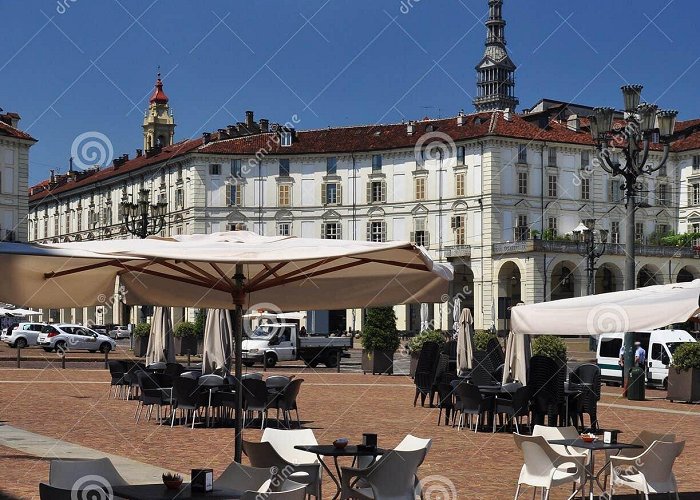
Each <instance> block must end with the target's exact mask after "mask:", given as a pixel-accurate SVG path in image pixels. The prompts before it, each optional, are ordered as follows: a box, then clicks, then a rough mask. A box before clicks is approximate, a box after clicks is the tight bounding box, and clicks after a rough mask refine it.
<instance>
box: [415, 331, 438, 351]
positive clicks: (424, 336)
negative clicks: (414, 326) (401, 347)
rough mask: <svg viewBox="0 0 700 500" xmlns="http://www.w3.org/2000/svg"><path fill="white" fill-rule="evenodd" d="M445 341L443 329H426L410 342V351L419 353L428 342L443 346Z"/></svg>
mask: <svg viewBox="0 0 700 500" xmlns="http://www.w3.org/2000/svg"><path fill="white" fill-rule="evenodd" d="M445 341H446V340H445V335H444V334H443V333H442V332H441V331H438V330H424V331H422V332H420V333H419V334H418V335H416V336H415V337H413V338H412V339H411V340H410V341H409V342H408V352H409V353H410V354H418V353H420V350H421V349H422V348H423V344H425V343H426V342H435V343H436V344H438V345H439V346H442V345H443V344H444V343H445Z"/></svg>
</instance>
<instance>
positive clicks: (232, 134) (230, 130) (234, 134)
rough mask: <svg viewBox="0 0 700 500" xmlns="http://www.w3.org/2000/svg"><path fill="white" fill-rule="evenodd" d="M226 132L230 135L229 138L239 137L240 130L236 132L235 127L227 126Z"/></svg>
mask: <svg viewBox="0 0 700 500" xmlns="http://www.w3.org/2000/svg"><path fill="white" fill-rule="evenodd" d="M226 132H227V133H228V136H229V138H233V137H237V136H238V130H236V126H235V125H226Z"/></svg>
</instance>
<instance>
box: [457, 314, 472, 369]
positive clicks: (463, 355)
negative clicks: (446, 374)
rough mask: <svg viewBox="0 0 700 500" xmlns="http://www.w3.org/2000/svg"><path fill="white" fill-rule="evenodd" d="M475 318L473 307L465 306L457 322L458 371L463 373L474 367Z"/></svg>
mask: <svg viewBox="0 0 700 500" xmlns="http://www.w3.org/2000/svg"><path fill="white" fill-rule="evenodd" d="M473 324H474V318H473V316H472V312H471V309H469V308H468V307H465V308H464V309H462V312H461V314H460V315H459V322H458V324H457V373H458V374H462V373H465V372H466V371H467V370H471V369H472V356H473V352H472V332H471V330H472V325H473Z"/></svg>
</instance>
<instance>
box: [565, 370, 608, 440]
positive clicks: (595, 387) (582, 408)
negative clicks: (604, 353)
mask: <svg viewBox="0 0 700 500" xmlns="http://www.w3.org/2000/svg"><path fill="white" fill-rule="evenodd" d="M572 379H573V383H574V384H580V388H581V391H582V392H581V394H580V395H579V396H578V397H577V398H576V418H575V424H576V425H577V426H578V424H579V421H580V423H581V427H580V428H581V429H584V428H585V424H584V420H583V416H584V415H585V414H588V417H589V420H590V429H598V428H599V425H598V401H599V400H600V384H601V382H600V368H599V367H598V366H597V365H594V364H590V363H587V364H584V365H581V366H579V367H578V368H576V370H574V371H573V372H572V373H571V375H570V376H569V382H570V383H571V380H572Z"/></svg>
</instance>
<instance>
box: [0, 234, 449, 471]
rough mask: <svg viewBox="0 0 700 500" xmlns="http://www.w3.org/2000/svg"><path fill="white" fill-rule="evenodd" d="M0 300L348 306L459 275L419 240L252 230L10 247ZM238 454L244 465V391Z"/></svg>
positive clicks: (432, 291)
mask: <svg viewBox="0 0 700 500" xmlns="http://www.w3.org/2000/svg"><path fill="white" fill-rule="evenodd" d="M0 268H2V269H3V271H4V273H5V279H4V280H0V300H5V301H10V302H13V303H21V304H25V305H28V306H31V307H38V308H62V307H84V306H92V305H99V304H100V303H101V302H100V299H103V300H104V297H105V296H107V297H109V296H112V294H114V292H115V290H116V289H117V288H116V287H117V286H119V287H120V289H121V290H122V292H121V293H122V296H123V300H124V302H125V303H127V304H131V305H143V304H148V305H154V306H180V307H198V308H213V309H231V308H234V307H235V309H236V321H235V324H234V329H235V339H236V349H235V355H236V375H237V376H238V379H239V380H240V367H241V359H240V355H241V350H240V346H241V344H240V342H241V331H242V324H241V323H242V315H243V309H244V308H245V309H247V310H254V311H256V310H258V309H260V308H261V307H264V305H266V304H273V305H274V306H275V308H276V309H278V310H282V311H293V310H302V309H320V308H324V309H344V308H355V307H374V306H384V305H396V304H407V303H421V302H439V301H440V298H441V296H442V295H443V294H445V293H447V288H448V282H449V281H450V280H451V279H452V275H453V273H452V268H451V266H449V265H443V264H438V263H435V262H433V260H432V259H431V258H430V256H429V255H428V254H427V253H426V252H425V250H424V249H421V248H420V247H417V246H415V245H413V244H411V243H409V242H387V243H375V242H366V241H344V240H326V239H300V238H293V237H281V236H278V237H271V236H259V235H256V234H254V233H251V232H246V231H234V232H226V233H214V234H206V235H187V236H174V237H171V238H162V237H150V238H147V239H145V240H106V241H88V242H80V243H77V242H76V243H63V244H60V243H57V244H47V245H33V244H19V243H0ZM238 394H239V397H238V402H237V411H236V446H235V450H236V454H235V457H234V458H235V459H236V460H237V461H240V458H241V454H240V452H241V432H240V431H241V411H240V408H241V403H242V399H241V391H240V390H239V391H238Z"/></svg>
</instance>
